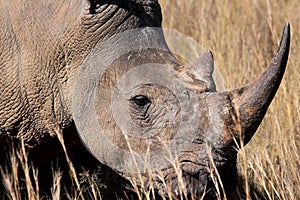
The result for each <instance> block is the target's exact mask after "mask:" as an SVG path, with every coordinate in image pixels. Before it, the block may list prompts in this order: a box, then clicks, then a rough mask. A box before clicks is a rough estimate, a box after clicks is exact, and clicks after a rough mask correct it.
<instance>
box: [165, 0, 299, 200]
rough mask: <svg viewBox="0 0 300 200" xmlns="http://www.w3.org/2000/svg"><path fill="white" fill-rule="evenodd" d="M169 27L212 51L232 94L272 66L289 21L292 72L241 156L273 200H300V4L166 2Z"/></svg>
mask: <svg viewBox="0 0 300 200" xmlns="http://www.w3.org/2000/svg"><path fill="white" fill-rule="evenodd" d="M160 3H161V5H162V11H163V16H164V21H163V26H164V27H166V28H170V29H175V30H178V31H179V32H182V33H185V34H187V35H190V36H192V37H193V38H194V39H195V40H197V41H198V42H199V44H201V45H202V46H203V47H204V48H206V49H210V50H211V51H212V52H213V54H214V58H215V65H216V67H217V68H218V70H219V71H220V74H221V75H222V78H223V80H224V85H225V88H226V89H232V88H235V87H239V86H241V85H244V84H247V83H249V82H251V81H253V80H254V79H255V78H257V76H258V75H260V74H261V73H262V72H263V70H264V69H265V68H266V67H267V66H268V64H269V62H270V60H271V58H272V56H273V54H274V52H275V51H276V50H277V44H278V43H279V41H280V36H281V33H282V29H283V26H284V24H285V22H287V21H288V22H290V23H291V27H292V41H291V50H290V57H289V62H288V67H287V70H286V73H285V76H284V79H283V82H282V84H281V86H280V89H279V91H278V93H277V94H276V97H275V99H274V100H273V102H272V104H271V106H270V108H269V110H268V113H267V115H266V117H265V118H264V120H263V123H262V125H261V126H260V128H259V130H258V131H257V133H256V135H255V136H254V138H253V139H252V141H251V142H250V143H249V144H248V145H247V146H246V147H245V149H244V150H242V151H241V152H240V154H239V169H240V173H241V174H242V175H244V178H246V180H247V182H246V183H251V184H253V183H254V184H255V185H256V186H257V187H258V188H259V189H260V190H261V191H263V192H265V193H266V194H267V198H268V199H298V198H300V160H299V156H298V154H299V146H300V133H299V132H300V124H299V123H300V117H299V116H300V106H299V94H300V87H299V85H300V79H299V77H300V68H299V66H300V50H299V49H300V48H299V39H300V32H299V31H298V30H300V12H299V8H300V2H299V1H297V0H289V1H286V0H278V1H269V0H265V1H253V0H245V1H238V0H232V1H228V0H225V1H223V0H222V1H221V0H214V1H213V0H211V1H205V0H185V1H175V0H161V1H160Z"/></svg>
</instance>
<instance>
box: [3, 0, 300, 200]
mask: <svg viewBox="0 0 300 200" xmlns="http://www.w3.org/2000/svg"><path fill="white" fill-rule="evenodd" d="M160 3H161V5H162V11H163V16H164V21H163V26H164V27H167V28H170V29H174V30H177V31H179V32H182V33H185V34H187V35H189V36H192V37H193V38H194V39H195V40H197V41H198V42H199V44H201V45H202V46H203V47H204V48H206V49H210V50H211V51H212V52H213V54H214V57H215V65H216V67H217V68H218V70H219V71H220V74H221V75H222V78H223V80H224V85H225V88H228V89H232V88H235V87H238V86H241V85H244V84H246V83H249V82H251V81H253V80H254V79H255V78H256V77H257V76H258V75H259V74H261V73H262V71H263V70H264V69H265V68H266V67H267V66H268V63H269V62H270V60H271V58H272V56H273V54H274V52H275V50H276V48H277V44H278V42H279V40H280V36H281V33H282V29H283V26H284V23H285V22H286V21H289V22H290V23H291V27H292V42H291V51H290V59H289V62H288V67H287V71H286V74H285V76H284V80H283V82H282V84H281V86H280V89H279V91H278V93H277V95H276V97H275V99H274V100H273V102H272V104H271V106H270V108H269V110H268V113H267V115H266V117H265V118H264V121H263V123H262V125H261V126H260V128H259V130H258V131H257V133H256V135H255V136H254V138H253V139H252V141H251V142H250V143H249V144H248V145H247V146H246V147H245V148H243V147H242V148H241V149H240V153H239V161H238V163H239V171H240V174H241V175H242V177H243V180H244V182H241V184H244V188H245V189H246V193H245V199H250V193H251V194H252V197H253V195H254V196H255V194H256V193H255V192H254V191H250V190H251V189H252V188H253V185H254V186H255V187H256V188H257V191H258V192H259V193H263V194H264V195H265V198H266V199H270V200H271V199H283V200H285V199H286V200H289V199H299V197H300V172H299V171H300V158H299V155H298V154H299V146H300V133H299V132H300V124H299V122H300V121H299V119H300V117H299V116H300V106H299V94H300V79H299V75H300V74H299V73H300V68H299V66H300V50H299V49H300V48H299V46H300V45H299V39H300V32H299V31H298V30H300V12H299V8H300V1H298V0H289V1H287V0H277V1H272V2H271V1H269V0H266V1H253V0H244V1H238V0H231V1H228V0H222V1H220V0H210V1H207V0H184V1H183V0H182V1H178V0H161V1H160ZM219 88H222V87H219ZM58 132H59V131H58ZM59 138H60V139H61V143H62V144H64V141H63V140H62V137H59ZM63 146H64V145H63ZM64 150H65V149H64ZM65 153H66V151H65ZM66 157H67V160H68V163H69V166H70V169H71V170H70V174H71V176H72V177H73V179H74V180H73V181H74V185H73V187H74V191H75V192H74V194H69V195H68V196H67V197H68V198H69V199H83V195H82V191H81V190H82V187H81V185H80V180H79V179H78V177H77V176H76V173H75V171H74V167H73V166H72V163H71V162H70V159H69V158H68V155H67V154H66ZM10 162H11V166H13V167H12V169H11V170H12V171H9V170H6V169H5V168H4V169H1V171H0V172H1V176H2V181H3V183H4V185H5V186H6V193H7V194H4V193H3V188H2V191H0V198H1V199H3V198H4V197H6V198H7V197H9V199H14V200H21V199H40V192H39V184H38V181H37V175H38V172H37V171H36V170H34V168H32V167H31V166H30V163H28V161H27V158H26V152H25V150H24V146H22V147H21V148H20V152H12V156H11V161H10ZM175 168H176V166H175ZM20 169H21V170H22V171H23V172H24V174H25V176H24V177H25V185H24V183H20V182H19V173H18V171H19V170H20ZM178 174H180V171H179V172H178ZM30 177H32V178H30ZM53 177H54V178H53V184H52V188H51V195H52V196H51V199H60V196H61V195H62V191H61V190H62V188H61V187H62V186H61V178H62V177H61V172H60V171H59V170H57V169H54V171H53ZM85 179H86V180H87V182H88V183H89V189H90V191H91V192H90V193H89V194H90V196H89V197H88V198H87V199H101V197H100V196H101V194H100V193H101V192H100V191H101V189H100V188H99V186H97V184H96V182H95V180H94V179H93V177H92V176H90V175H89V174H87V175H85ZM215 181H216V182H218V180H215ZM216 185H217V184H216ZM0 187H1V186H0ZM24 188H26V190H25V192H24V191H23V190H22V189H24ZM134 188H135V189H136V190H139V191H138V196H139V197H140V199H154V196H153V188H152V187H150V190H149V189H147V188H140V189H139V188H138V187H137V186H135V187H134ZM218 189H219V190H220V191H221V190H222V189H223V188H222V187H221V188H218ZM0 190H1V188H0ZM183 190H184V188H183ZM257 195H259V194H257ZM219 196H221V195H220V194H219ZM199 198H201V197H199ZM257 199H259V197H257Z"/></svg>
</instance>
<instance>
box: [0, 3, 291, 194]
mask: <svg viewBox="0 0 300 200" xmlns="http://www.w3.org/2000/svg"><path fill="white" fill-rule="evenodd" d="M161 20H162V16H161V11H160V7H159V5H158V2H157V1H154V0H153V1H150V0H147V1H146V0H136V1H134V0H132V1H108V0H107V1H106V0H104V1H100V0H99V1H88V0H73V1H71V0H68V1H54V0H52V1H47V2H44V1H38V0H36V1H22V0H14V1H4V0H1V1H0V25H1V30H0V69H1V71H0V83H1V85H0V128H1V129H0V140H1V141H4V140H5V139H6V138H8V137H13V138H17V139H19V140H24V142H25V144H26V145H27V146H28V147H30V148H32V149H35V148H36V149H39V152H43V144H45V141H49V140H52V138H53V140H54V138H55V128H56V127H57V126H59V127H60V128H61V129H62V130H63V131H64V130H65V129H67V128H70V127H74V126H75V125H74V121H73V117H72V111H71V105H72V97H73V95H74V94H73V86H74V81H75V78H76V75H77V71H78V69H79V67H80V65H81V64H82V63H83V61H84V59H85V58H86V57H87V56H88V55H89V53H90V52H91V50H92V49H93V48H94V47H95V46H96V44H97V43H101V41H104V40H105V39H107V38H109V37H111V36H112V35H114V34H116V33H119V32H122V31H125V30H129V29H133V28H140V27H147V26H149V27H160V26H161ZM149 37H150V39H151V37H154V38H152V40H151V41H152V42H156V41H160V42H161V44H160V45H162V46H164V45H165V43H164V38H163V36H162V35H161V34H154V35H149ZM155 37H157V38H155ZM113 48H118V47H117V46H116V47H113ZM288 50H289V25H286V27H285V31H284V36H283V40H282V43H281V47H280V49H279V51H278V53H277V54H276V56H275V58H274V59H273V61H272V63H271V65H270V67H269V68H268V69H267V70H266V72H265V73H264V74H263V75H262V76H261V77H260V78H259V79H257V80H256V81H254V82H253V83H251V84H249V85H247V86H244V87H241V88H238V89H235V90H232V91H224V92H216V91H215V86H214V82H213V80H212V78H211V77H212V72H213V59H212V55H211V53H210V52H208V53H206V54H204V55H203V56H202V57H201V58H199V60H198V61H197V62H195V63H194V64H195V65H198V66H194V65H190V66H182V65H181V64H180V63H179V61H177V60H176V59H175V58H174V57H173V55H171V53H169V52H168V51H163V52H159V53H158V52H155V51H153V50H149V51H144V52H142V53H141V52H140V53H139V54H132V55H133V56H131V58H130V59H125V58H124V59H122V58H120V59H119V60H118V61H116V62H115V63H114V64H113V65H112V66H111V67H110V68H111V71H108V72H107V74H106V75H105V76H104V79H103V80H100V85H101V89H99V91H98V93H99V95H100V96H98V98H99V99H101V94H102V95H103V94H105V93H104V92H105V91H107V92H109V91H110V89H111V88H112V87H113V85H110V83H112V82H114V81H116V80H114V79H115V78H116V77H118V76H115V77H114V76H113V75H112V74H118V73H120V74H122V73H123V72H122V70H124V69H125V70H128V69H127V68H130V67H132V66H136V65H141V64H144V63H159V64H164V65H165V66H168V67H170V68H172V69H175V71H177V72H178V74H175V75H174V76H176V77H174V81H178V84H179V85H182V86H184V87H186V91H189V90H193V91H196V93H197V94H199V105H200V110H199V115H200V116H201V118H200V119H197V120H198V121H199V126H198V127H200V128H199V134H198V137H197V138H186V140H187V141H186V142H188V143H190V145H189V146H188V149H187V150H186V152H183V153H182V154H180V155H179V157H178V162H179V163H180V168H181V169H182V170H183V172H182V173H183V180H184V184H186V185H188V188H189V189H188V191H187V193H189V195H191V196H193V195H195V196H199V195H202V193H203V192H204V191H205V190H206V192H207V191H208V193H209V194H207V195H212V197H213V196H214V194H213V189H211V187H212V185H213V184H212V182H211V179H210V177H209V169H211V164H210V163H211V161H210V158H209V156H208V154H207V145H208V146H209V147H210V150H211V156H212V158H213V159H214V162H215V165H216V167H217V168H218V170H219V173H220V174H221V177H222V179H223V181H224V185H225V189H226V190H228V192H230V189H227V188H230V185H232V184H234V182H235V176H236V167H235V165H236V155H237V152H236V150H235V141H234V140H236V142H237V143H239V142H240V141H242V142H244V144H247V143H248V142H249V140H250V139H251V137H252V136H253V134H254V132H255V131H256V129H257V128H258V126H259V124H260V122H261V120H262V118H263V116H264V114H265V112H266V110H267V108H268V106H269V104H270V102H271V100H272V99H273V97H274V95H275V93H276V91H277V88H278V87H279V84H280V81H281V79H282V76H283V73H284V69H285V66H286V62H287V58H288ZM103 56H109V55H103ZM126 58H127V57H126ZM116 66H117V67H116ZM118 66H119V67H120V66H126V67H124V68H122V70H121V69H118ZM120 68H121V67H120ZM106 83H109V84H106ZM141 87H144V86H141ZM147 87H148V86H147ZM141 91H143V92H142V95H143V96H144V97H146V98H149V99H152V100H151V101H150V102H151V105H149V104H147V105H146V106H150V107H151V109H146V110H147V111H146V112H152V111H153V113H148V116H150V119H147V118H146V119H144V118H142V119H141V118H139V115H143V116H145V113H139V112H141V110H143V111H142V112H145V109H141V108H138V109H137V108H136V107H134V106H135V104H132V99H131V101H130V102H129V103H128V105H129V106H131V110H130V109H129V112H132V113H130V114H131V116H132V120H135V122H134V123H135V124H141V126H143V127H144V126H145V124H146V126H150V127H148V128H149V129H150V130H151V127H152V126H153V127H155V125H157V124H155V123H159V126H160V125H161V124H164V123H163V122H161V121H159V120H155V119H156V116H158V115H161V114H162V113H163V112H162V113H157V112H158V111H157V110H159V109H158V108H160V107H162V105H160V101H155V98H157V99H159V97H165V96H162V94H166V91H164V89H163V88H159V87H158V88H155V89H154V90H151V89H149V88H148V89H147V88H144V90H143V89H141ZM147 92H148V93H147ZM138 95H139V94H138V93H137V94H136V96H138ZM131 98H132V97H131ZM167 101H168V100H167ZM169 101H170V102H167V104H168V105H171V104H172V105H173V104H174V105H176V102H175V103H174V99H171V100H170V99H169ZM109 103H110V102H107V105H108V104H109ZM164 103H165V102H164ZM188 103H189V102H187V104H188ZM107 105H106V104H105V103H104V104H103V101H102V102H101V103H99V104H97V105H96V107H97V108H98V111H99V113H97V117H98V118H99V119H102V118H109V116H111V111H110V110H107V108H108V106H107ZM191 106H192V105H191ZM209 110H214V111H216V112H215V115H216V116H217V117H215V118H214V119H211V116H210V115H209V114H208V112H209ZM101 117H102V118H101ZM151 117H152V118H151ZM143 119H144V120H145V122H143ZM161 119H164V118H163V117H162V118H160V120H161ZM217 119H222V120H219V121H218V120H217ZM126 120H128V119H126ZM141 120H142V121H141ZM147 120H148V121H147ZM149 120H150V122H151V120H153V121H156V122H153V123H150V122H149ZM157 121H159V122H157ZM75 123H76V122H75ZM149 124H150V125H149ZM103 126H106V125H103ZM105 128H106V129H108V130H111V133H110V134H111V135H113V136H117V137H118V136H119V137H120V138H117V139H115V140H116V141H115V142H116V143H119V146H122V145H123V146H124V144H123V143H124V141H123V138H122V135H120V134H119V133H117V132H118V130H117V129H116V128H115V126H114V125H111V126H109V125H107V126H106V127H105ZM162 130H164V131H165V132H163V133H161V135H162V138H163V139H165V140H168V139H169V137H168V134H170V133H169V132H168V131H171V132H172V131H174V130H172V129H169V128H168V127H166V128H165V129H162ZM114 131H116V132H114ZM72 134H76V133H75V132H74V133H72ZM74 137H75V136H74ZM70 138H72V137H70ZM132 140H133V142H135V143H136V141H134V138H133V139H132ZM65 142H66V143H67V144H68V143H69V145H68V146H70V148H71V149H72V148H75V147H72V144H73V143H74V145H75V143H76V142H74V141H72V139H69V140H67V141H65ZM47 148H48V149H47V150H45V151H47V152H48V153H47V155H45V154H43V155H42V157H43V159H45V160H47V158H48V157H51V156H55V151H54V150H53V152H54V155H51V151H50V152H49V146H47ZM50 148H51V146H50ZM126 148H127V147H126V145H125V146H124V149H126ZM134 148H135V149H136V150H137V151H138V150H140V151H145V148H146V147H145V146H143V143H137V145H136V146H135V147H134ZM36 155H37V157H38V159H40V158H41V157H39V156H38V155H39V154H36ZM108 155H110V156H116V158H117V157H118V156H117V155H111V154H108ZM109 167H110V166H109ZM162 171H163V176H164V178H165V181H166V183H167V186H168V187H170V188H171V191H172V192H173V193H174V195H175V196H176V195H178V177H177V175H176V173H175V171H174V169H173V168H172V167H171V166H169V167H168V168H166V169H162ZM121 175H122V176H124V177H126V178H128V179H129V180H130V179H131V178H133V177H130V176H129V175H128V174H126V173H124V174H122V173H121ZM156 181H157V183H156V184H155V185H156V187H157V188H158V189H160V188H161V186H162V185H163V184H162V183H161V181H159V180H156ZM160 193H164V191H160ZM208 197H209V196H208Z"/></svg>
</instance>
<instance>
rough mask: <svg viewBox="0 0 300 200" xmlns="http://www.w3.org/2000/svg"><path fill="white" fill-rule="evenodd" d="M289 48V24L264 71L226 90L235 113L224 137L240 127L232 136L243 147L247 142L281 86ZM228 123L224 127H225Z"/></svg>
mask: <svg viewBox="0 0 300 200" xmlns="http://www.w3.org/2000/svg"><path fill="white" fill-rule="evenodd" d="M289 46H290V25H289V23H286V25H285V28H284V31H283V36H282V38H281V42H280V45H279V48H278V51H277V53H276V55H275V56H274V58H273V59H272V61H271V64H270V65H269V67H268V68H267V69H266V70H265V72H264V73H263V74H262V75H261V76H260V77H259V78H258V79H257V80H255V81H254V82H252V83H250V84H249V85H246V86H244V87H241V88H237V89H234V90H231V91H229V93H228V94H229V96H230V97H231V100H232V103H233V106H232V107H233V108H232V109H233V112H234V114H235V118H234V117H232V118H231V119H232V120H233V121H234V123H233V124H235V126H234V127H232V128H228V127H227V128H225V130H224V129H223V130H224V131H225V133H224V132H223V134H227V136H228V134H232V133H234V132H237V131H236V130H237V126H239V127H238V129H239V131H238V132H239V135H238V136H237V135H235V137H236V138H239V140H241V141H242V142H243V144H244V145H246V144H247V143H248V142H249V141H250V139H251V138H252V136H253V135H254V133H255V131H256V130H257V128H258V126H259V125H260V123H261V121H262V119H263V117H264V115H265V114H266V111H267V109H268V107H269V105H270V103H271V101H272V99H273V98H274V96H275V93H276V91H277V89H278V87H279V85H280V82H281V80H282V77H283V74H284V71H285V68H286V64H287V60H288V54H289ZM229 113H231V112H229ZM232 120H231V122H232ZM228 122H229V121H228ZM229 123H230V122H229ZM229 123H227V124H225V127H226V126H228V125H229ZM236 125H237V126H236ZM229 126H230V125H229ZM229 132H230V133H229ZM231 138H232V137H231Z"/></svg>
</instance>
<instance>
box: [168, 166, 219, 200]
mask: <svg viewBox="0 0 300 200" xmlns="http://www.w3.org/2000/svg"><path fill="white" fill-rule="evenodd" d="M181 176H182V178H180V176H178V175H176V176H175V177H173V178H172V179H171V180H170V182H169V184H170V186H171V196H172V198H174V199H198V198H199V197H204V196H206V194H208V193H212V192H213V191H214V184H213V181H212V179H211V178H210V174H209V173H207V172H194V173H191V172H188V171H182V175H181ZM169 193H170V192H169V191H168V192H167V194H165V196H166V195H170V194H169Z"/></svg>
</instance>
